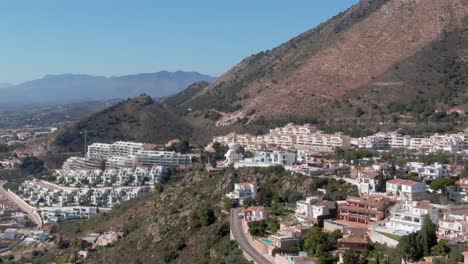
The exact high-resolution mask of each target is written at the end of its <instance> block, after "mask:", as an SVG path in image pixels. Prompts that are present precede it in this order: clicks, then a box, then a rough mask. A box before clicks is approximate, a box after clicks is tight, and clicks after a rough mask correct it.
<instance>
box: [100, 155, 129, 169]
mask: <svg viewBox="0 0 468 264" xmlns="http://www.w3.org/2000/svg"><path fill="white" fill-rule="evenodd" d="M134 165H135V164H134V158H133V157H132V156H112V157H110V158H109V159H107V161H106V168H108V169H123V168H133V167H135V166H134Z"/></svg>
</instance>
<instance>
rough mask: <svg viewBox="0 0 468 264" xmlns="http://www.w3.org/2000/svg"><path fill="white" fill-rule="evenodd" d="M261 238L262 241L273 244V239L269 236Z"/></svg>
mask: <svg viewBox="0 0 468 264" xmlns="http://www.w3.org/2000/svg"><path fill="white" fill-rule="evenodd" d="M261 240H262V242H263V243H266V244H270V245H272V244H273V240H271V239H269V238H262V239H261Z"/></svg>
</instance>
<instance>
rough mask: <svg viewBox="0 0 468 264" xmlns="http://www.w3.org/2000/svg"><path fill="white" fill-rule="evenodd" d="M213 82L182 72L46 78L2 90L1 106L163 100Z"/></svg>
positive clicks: (206, 78)
mask: <svg viewBox="0 0 468 264" xmlns="http://www.w3.org/2000/svg"><path fill="white" fill-rule="evenodd" d="M213 79H214V78H213V77H211V76H208V75H203V74H200V73H197V72H183V71H177V72H167V71H161V72H157V73H143V74H136V75H127V76H119V77H109V78H107V77H103V76H90V75H83V74H62V75H47V76H45V77H44V78H42V79H38V80H33V81H29V82H25V83H22V84H19V85H12V86H8V87H6V88H4V89H3V90H2V97H1V98H0V104H2V103H9V104H12V103H16V104H22V105H28V104H31V103H34V104H45V103H60V104H61V103H66V102H77V101H84V100H101V99H115V98H127V97H134V96H138V95H140V94H143V93H145V94H148V95H150V96H152V97H165V96H170V95H173V94H175V93H178V92H180V91H181V90H183V89H185V88H186V87H187V86H189V85H190V84H192V83H194V82H199V81H212V80H213Z"/></svg>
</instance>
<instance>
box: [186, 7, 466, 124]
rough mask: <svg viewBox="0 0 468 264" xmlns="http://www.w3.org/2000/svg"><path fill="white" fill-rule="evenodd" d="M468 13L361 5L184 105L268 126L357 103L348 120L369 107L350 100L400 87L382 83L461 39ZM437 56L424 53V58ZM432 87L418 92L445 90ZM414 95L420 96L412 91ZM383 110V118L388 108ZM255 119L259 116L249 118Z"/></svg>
mask: <svg viewBox="0 0 468 264" xmlns="http://www.w3.org/2000/svg"><path fill="white" fill-rule="evenodd" d="M467 14H468V3H467V1H466V0H449V1H438V0H427V1H422V0H391V1H382V0H363V1H360V2H359V3H358V4H356V5H355V6H353V7H351V8H350V9H348V10H347V11H345V12H343V13H341V14H340V15H338V16H335V17H334V18H332V19H330V20H329V21H327V22H325V23H323V24H321V25H319V26H318V27H316V28H315V29H312V30H309V31H307V32H305V33H303V34H301V35H299V36H297V37H296V38H293V39H292V40H290V41H288V42H286V43H285V44H282V45H280V46H279V47H277V48H274V49H272V50H268V51H265V52H260V53H258V54H256V55H253V56H250V57H247V58H246V59H244V60H243V61H241V62H240V63H239V64H237V65H235V66H234V67H233V68H232V69H230V70H229V71H227V72H226V73H225V74H223V75H221V76H220V77H219V78H218V79H217V80H215V81H214V82H212V83H211V84H210V85H209V86H207V87H206V88H205V89H203V91H201V92H199V93H198V94H196V95H195V96H194V97H193V98H192V99H190V100H187V101H186V102H185V103H184V105H185V106H186V107H189V108H195V109H199V110H208V109H210V108H214V109H216V110H219V111H225V112H235V111H240V112H241V115H240V117H241V118H242V117H247V118H252V119H255V118H258V117H260V116H263V117H265V118H267V119H268V118H272V117H274V116H278V115H290V114H292V115H303V114H304V112H309V113H314V114H311V115H310V116H312V117H314V118H317V117H318V116H320V114H318V113H319V111H320V110H321V109H327V110H330V108H332V105H333V104H336V102H335V100H338V103H339V104H346V103H348V102H346V100H351V104H352V105H353V108H354V109H352V111H351V112H350V111H348V110H346V111H342V112H341V113H340V114H344V115H348V116H347V117H350V116H349V113H354V111H356V110H357V109H358V108H359V107H363V105H365V104H366V103H365V102H363V101H366V100H360V99H358V98H348V97H349V96H350V94H353V93H354V92H355V91H358V90H362V88H366V87H368V86H373V88H372V89H374V90H379V92H381V93H385V92H386V86H387V85H397V84H398V81H396V82H387V81H386V80H384V79H385V77H388V75H391V74H392V71H393V69H394V68H395V67H397V64H399V63H402V62H405V61H407V60H408V59H411V58H412V57H414V56H416V55H417V54H418V53H419V52H421V51H423V50H424V49H426V48H431V46H432V45H433V44H434V43H438V42H440V41H442V40H444V39H445V38H447V36H448V35H450V34H455V35H457V34H458V35H460V36H462V37H463V32H464V31H465V30H466V29H467V27H468V23H467V19H466V16H467ZM445 48H446V49H450V50H451V53H455V54H457V55H456V57H457V58H464V57H465V56H466V48H465V47H464V46H463V45H462V46H461V47H454V46H450V43H449V44H448V45H447V46H446V47H445ZM437 53H438V51H433V52H426V55H425V56H426V57H429V56H437V55H438V54H437ZM446 56H451V55H450V54H447V55H446ZM460 63H464V62H463V60H462V61H460ZM415 64H417V62H416V63H415ZM428 68H429V66H428V65H420V67H419V68H416V67H413V68H412V69H409V70H410V71H411V72H413V73H414V74H415V75H419V74H421V72H424V71H429V69H428ZM385 75H386V76H385ZM438 77H439V76H438ZM413 78H417V77H413ZM441 78H442V77H441ZM373 83H375V85H373ZM432 85H433V86H432V87H428V88H419V87H418V89H419V90H420V91H421V92H422V93H425V94H426V96H425V98H424V99H425V100H431V99H433V97H434V96H436V95H437V93H442V92H443V91H444V89H445V87H442V86H441V85H435V84H432ZM407 89H411V90H413V91H415V90H416V89H415V88H414V87H405V86H404V82H403V83H400V85H399V86H398V89H395V91H393V90H392V94H391V95H394V93H395V94H396V95H398V94H399V93H403V92H405V90H407ZM431 90H432V91H431ZM435 90H437V93H436V91H435ZM461 95H462V96H463V94H461ZM411 96H413V97H416V96H418V94H417V93H415V92H413V93H411ZM419 96H420V97H422V96H421V95H419ZM361 97H362V96H361ZM365 99H370V98H365ZM405 99H406V98H405ZM367 101H369V100H367ZM206 102H208V103H206ZM387 103H390V102H387ZM406 103H409V102H406ZM378 106H379V108H381V109H379V110H381V111H379V112H382V113H384V112H385V111H384V108H386V105H384V104H380V105H378ZM333 111H334V112H337V111H336V109H335V110H333ZM249 112H256V113H257V114H256V116H255V117H254V116H252V117H249V115H248V113H249ZM385 114H388V113H385ZM237 117H239V115H236V118H237Z"/></svg>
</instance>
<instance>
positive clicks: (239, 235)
mask: <svg viewBox="0 0 468 264" xmlns="http://www.w3.org/2000/svg"><path fill="white" fill-rule="evenodd" d="M241 212H242V208H233V209H231V232H232V234H233V235H234V238H235V239H236V241H237V243H238V244H239V247H240V248H241V249H242V251H244V252H245V253H246V254H247V255H249V256H250V257H251V258H252V259H253V261H254V262H255V263H257V264H270V263H271V262H270V261H269V260H268V259H266V258H265V257H264V256H263V255H262V254H261V253H260V252H258V251H257V250H256V249H255V248H254V247H253V246H252V244H250V240H249V237H248V236H247V234H246V233H245V232H244V229H243V228H242V221H243V220H242V219H241V218H239V214H240V213H241Z"/></svg>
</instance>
